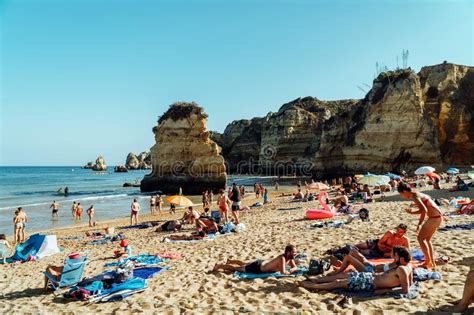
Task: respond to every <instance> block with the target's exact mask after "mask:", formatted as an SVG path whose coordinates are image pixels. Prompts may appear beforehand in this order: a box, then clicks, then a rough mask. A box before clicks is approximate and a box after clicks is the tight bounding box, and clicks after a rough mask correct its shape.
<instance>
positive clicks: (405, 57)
mask: <svg viewBox="0 0 474 315" xmlns="http://www.w3.org/2000/svg"><path fill="white" fill-rule="evenodd" d="M402 59H403V69H406V68H407V67H408V49H407V50H405V49H403V50H402Z"/></svg>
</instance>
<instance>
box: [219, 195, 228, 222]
mask: <svg viewBox="0 0 474 315" xmlns="http://www.w3.org/2000/svg"><path fill="white" fill-rule="evenodd" d="M229 204H230V199H229V197H227V196H226V194H225V191H224V189H221V190H219V197H217V206H218V207H219V215H220V218H221V222H223V223H227V222H229V216H228V213H229Z"/></svg>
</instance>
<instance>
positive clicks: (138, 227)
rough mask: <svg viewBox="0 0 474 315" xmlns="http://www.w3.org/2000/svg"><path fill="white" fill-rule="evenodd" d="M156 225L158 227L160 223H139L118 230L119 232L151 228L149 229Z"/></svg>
mask: <svg viewBox="0 0 474 315" xmlns="http://www.w3.org/2000/svg"><path fill="white" fill-rule="evenodd" d="M158 225H160V222H158V221H149V222H143V223H140V224H137V225H129V226H123V227H121V228H120V229H121V230H127V229H147V228H151V227H154V226H158Z"/></svg>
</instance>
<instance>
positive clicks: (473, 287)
mask: <svg viewBox="0 0 474 315" xmlns="http://www.w3.org/2000/svg"><path fill="white" fill-rule="evenodd" d="M473 301H474V264H472V265H471V269H470V271H469V273H468V274H467V277H466V283H465V284H464V291H463V293H462V299H461V300H460V301H459V302H458V304H457V305H456V306H454V309H453V311H454V312H456V313H457V312H465V311H467V309H468V307H469V304H471V303H472V302H473Z"/></svg>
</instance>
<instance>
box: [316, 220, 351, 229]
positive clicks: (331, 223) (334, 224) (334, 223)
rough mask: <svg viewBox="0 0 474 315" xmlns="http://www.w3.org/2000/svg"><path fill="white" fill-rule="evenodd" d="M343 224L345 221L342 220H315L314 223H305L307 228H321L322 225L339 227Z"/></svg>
mask: <svg viewBox="0 0 474 315" xmlns="http://www.w3.org/2000/svg"><path fill="white" fill-rule="evenodd" d="M344 224H346V223H345V222H343V221H326V222H316V223H313V224H309V225H307V228H309V229H316V228H323V227H331V228H340V227H342V226H343V225H344Z"/></svg>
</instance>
